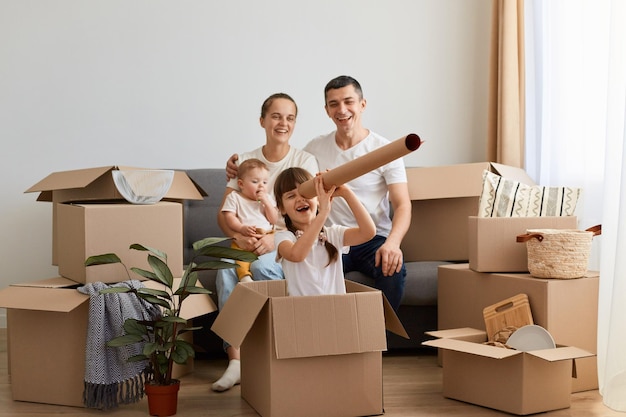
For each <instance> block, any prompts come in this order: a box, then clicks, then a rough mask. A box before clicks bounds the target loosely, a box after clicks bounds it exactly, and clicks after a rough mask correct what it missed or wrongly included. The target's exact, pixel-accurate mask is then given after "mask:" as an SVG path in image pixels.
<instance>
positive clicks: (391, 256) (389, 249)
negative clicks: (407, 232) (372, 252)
mask: <svg viewBox="0 0 626 417" xmlns="http://www.w3.org/2000/svg"><path fill="white" fill-rule="evenodd" d="M402 259H403V255H402V251H401V250H400V247H399V246H397V245H393V244H391V243H389V242H385V243H383V245H382V246H381V247H380V248H378V250H377V251H376V266H379V265H381V268H382V271H383V275H384V276H386V277H389V276H391V275H393V274H394V273H396V272H400V270H401V269H402V263H403V261H402Z"/></svg>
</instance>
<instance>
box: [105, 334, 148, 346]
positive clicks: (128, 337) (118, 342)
mask: <svg viewBox="0 0 626 417" xmlns="http://www.w3.org/2000/svg"><path fill="white" fill-rule="evenodd" d="M143 340H144V338H143V336H141V335H136V334H125V335H124V336H119V337H115V338H113V339H111V340H109V341H108V342H107V343H106V345H107V346H110V347H121V346H127V345H132V344H133V343H137V342H142V341H143Z"/></svg>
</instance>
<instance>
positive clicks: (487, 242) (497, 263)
mask: <svg viewBox="0 0 626 417" xmlns="http://www.w3.org/2000/svg"><path fill="white" fill-rule="evenodd" d="M577 220H578V219H577V217H576V216H561V217H477V216H470V217H469V218H468V227H469V229H468V235H469V267H470V269H473V270H474V271H478V272H528V256H527V251H526V244H525V243H518V242H517V240H516V238H517V236H518V235H521V234H524V233H526V230H527V229H576V228H577V227H578V221H577Z"/></svg>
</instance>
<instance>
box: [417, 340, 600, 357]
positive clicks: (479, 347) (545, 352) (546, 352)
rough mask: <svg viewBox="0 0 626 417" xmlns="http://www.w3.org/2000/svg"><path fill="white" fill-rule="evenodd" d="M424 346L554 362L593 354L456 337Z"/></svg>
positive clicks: (570, 349) (566, 349)
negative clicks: (528, 348)
mask: <svg viewBox="0 0 626 417" xmlns="http://www.w3.org/2000/svg"><path fill="white" fill-rule="evenodd" d="M422 344H423V345H425V346H433V347H438V348H442V349H447V350H453V351H456V352H462V353H468V354H472V355H478V356H483V357H487V358H492V359H505V358H509V357H512V356H516V355H521V354H527V355H533V356H535V357H538V358H541V359H543V360H546V361H550V362H555V361H562V360H567V359H576V358H584V357H589V356H594V354H593V353H590V352H587V351H586V350H583V349H579V348H577V347H571V346H558V347H557V348H555V349H542V350H534V351H529V352H523V351H520V350H515V349H506V348H503V347H497V346H491V345H486V344H483V343H475V342H470V341H465V340H458V339H434V340H427V341H425V342H422Z"/></svg>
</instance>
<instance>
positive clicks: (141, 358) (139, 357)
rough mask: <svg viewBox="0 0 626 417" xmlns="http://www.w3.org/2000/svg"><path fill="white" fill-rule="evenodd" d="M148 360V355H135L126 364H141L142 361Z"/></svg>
mask: <svg viewBox="0 0 626 417" xmlns="http://www.w3.org/2000/svg"><path fill="white" fill-rule="evenodd" d="M148 359H150V358H148V357H147V356H146V355H135V356H131V357H130V358H128V359H126V362H141V361H146V360H148Z"/></svg>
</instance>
